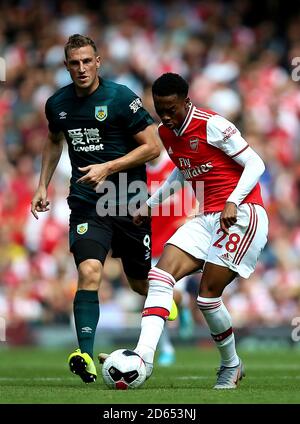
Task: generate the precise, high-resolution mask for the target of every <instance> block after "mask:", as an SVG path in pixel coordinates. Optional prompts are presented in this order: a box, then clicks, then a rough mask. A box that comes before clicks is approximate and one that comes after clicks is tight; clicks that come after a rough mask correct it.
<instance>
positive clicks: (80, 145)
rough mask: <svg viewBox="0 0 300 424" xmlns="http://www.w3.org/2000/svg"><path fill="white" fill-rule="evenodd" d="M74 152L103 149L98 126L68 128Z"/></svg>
mask: <svg viewBox="0 0 300 424" xmlns="http://www.w3.org/2000/svg"><path fill="white" fill-rule="evenodd" d="M68 135H69V137H70V139H71V142H72V145H73V149H74V150H75V152H96V151H99V150H104V144H103V143H100V141H101V140H102V138H101V136H100V134H99V129H98V128H74V129H72V130H68Z"/></svg>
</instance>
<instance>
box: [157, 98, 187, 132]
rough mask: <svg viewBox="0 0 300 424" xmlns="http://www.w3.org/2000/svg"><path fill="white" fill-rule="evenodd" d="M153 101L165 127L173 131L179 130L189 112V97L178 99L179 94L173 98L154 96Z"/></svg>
mask: <svg viewBox="0 0 300 424" xmlns="http://www.w3.org/2000/svg"><path fill="white" fill-rule="evenodd" d="M153 101H154V106H155V110H156V113H157V115H158V116H159V117H160V119H161V121H162V123H163V124H164V126H165V127H168V128H170V129H171V130H173V129H175V128H177V129H179V128H180V127H181V125H182V123H183V121H184V119H185V117H186V115H187V113H188V110H189V104H190V99H189V97H186V98H184V97H178V95H177V94H172V95H171V96H156V95H154V96H153Z"/></svg>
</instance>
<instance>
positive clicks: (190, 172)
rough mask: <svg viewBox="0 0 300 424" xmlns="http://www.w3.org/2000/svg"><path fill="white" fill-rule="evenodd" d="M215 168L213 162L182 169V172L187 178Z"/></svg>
mask: <svg viewBox="0 0 300 424" xmlns="http://www.w3.org/2000/svg"><path fill="white" fill-rule="evenodd" d="M212 168H213V165H212V163H211V162H207V163H204V164H202V165H196V166H193V167H191V168H187V169H181V170H180V171H181V173H182V175H183V177H184V178H185V179H186V180H191V179H192V178H195V177H198V176H199V175H201V174H206V173H207V172H209V171H210V170H211V169H212Z"/></svg>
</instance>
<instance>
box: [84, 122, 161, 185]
mask: <svg viewBox="0 0 300 424" xmlns="http://www.w3.org/2000/svg"><path fill="white" fill-rule="evenodd" d="M133 137H134V139H135V141H136V142H137V144H138V147H136V148H135V149H133V150H131V151H130V152H129V153H127V154H126V155H124V156H123V157H120V158H117V159H115V160H111V161H108V162H105V163H101V164H95V165H89V166H85V167H82V168H79V170H80V171H82V172H85V173H86V174H85V175H84V176H83V177H81V178H79V179H78V180H77V182H78V183H82V184H90V185H92V186H94V187H95V186H97V185H98V184H99V183H101V182H103V181H105V179H106V178H107V177H108V176H109V175H111V174H115V173H116V172H121V171H125V170H126V169H129V168H134V167H136V166H139V165H142V164H144V163H146V162H148V161H149V160H152V159H155V158H156V157H158V156H159V154H160V145H159V139H158V135H157V129H156V125H154V124H151V125H148V126H147V127H146V128H145V129H143V130H142V131H139V132H138V133H137V134H135V135H134V136H133Z"/></svg>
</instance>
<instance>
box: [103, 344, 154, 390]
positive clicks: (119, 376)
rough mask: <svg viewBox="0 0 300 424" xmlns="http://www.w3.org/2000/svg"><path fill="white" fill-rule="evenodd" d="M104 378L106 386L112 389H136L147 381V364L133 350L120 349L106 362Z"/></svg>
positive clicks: (104, 364)
mask: <svg viewBox="0 0 300 424" xmlns="http://www.w3.org/2000/svg"><path fill="white" fill-rule="evenodd" d="M102 376H103V380H104V382H105V384H106V385H107V386H108V387H109V388H111V389H116V390H127V389H136V388H137V387H140V386H141V385H142V384H143V383H144V382H145V380H146V367H145V363H144V361H143V360H142V358H141V357H140V356H139V355H138V354H137V353H135V352H133V351H132V350H128V349H118V350H115V351H114V352H112V353H111V354H110V355H109V356H108V358H107V359H106V360H105V361H104V363H103V366H102Z"/></svg>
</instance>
